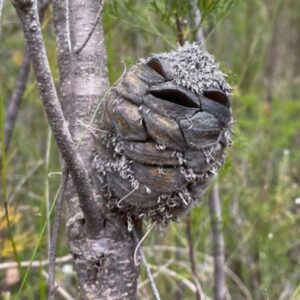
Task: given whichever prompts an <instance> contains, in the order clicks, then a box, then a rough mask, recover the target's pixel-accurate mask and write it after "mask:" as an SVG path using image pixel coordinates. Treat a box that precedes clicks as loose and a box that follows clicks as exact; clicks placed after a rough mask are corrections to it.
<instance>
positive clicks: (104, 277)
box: [53, 0, 138, 299]
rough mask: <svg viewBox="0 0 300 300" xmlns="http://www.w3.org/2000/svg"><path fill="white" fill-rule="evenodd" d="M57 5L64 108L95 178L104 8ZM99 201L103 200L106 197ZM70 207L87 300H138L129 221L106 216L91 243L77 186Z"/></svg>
mask: <svg viewBox="0 0 300 300" xmlns="http://www.w3.org/2000/svg"><path fill="white" fill-rule="evenodd" d="M53 4H54V17H55V31H56V36H57V50H58V51H57V52H58V61H59V68H60V95H61V101H62V106H63V109H64V114H65V116H66V118H67V119H68V120H69V128H70V131H71V133H72V136H73V139H74V141H75V143H76V144H78V148H77V149H78V151H79V153H80V155H81V157H82V158H83V161H84V164H85V167H86V169H87V170H88V173H89V176H90V178H91V177H92V168H91V158H92V156H93V151H94V150H95V139H94V137H93V134H92V131H93V128H94V127H95V123H91V119H92V116H93V114H94V113H95V110H96V109H97V105H98V104H99V101H101V99H102V98H103V96H104V93H105V91H106V90H107V89H108V87H109V83H108V77H107V66H106V52H105V45H104V37H103V31H102V26H101V24H99V22H98V24H97V26H96V27H95V21H96V20H97V19H98V18H99V17H98V16H99V9H101V5H103V3H102V1H100V3H99V2H98V1H94V0H90V1H80V0H74V1H70V2H69V4H68V1H67V2H66V1H58V0H57V1H54V3H53ZM68 22H69V24H68ZM94 27H95V28H94ZM69 28H70V32H68V30H69ZM93 28H94V29H93ZM92 30H93V33H92V34H91V35H90V33H91V32H92ZM89 35H90V38H89V39H88V42H87V43H86V45H85V46H84V47H83V48H82V49H81V50H80V51H79V53H78V54H77V53H76V52H77V51H76V49H80V48H81V47H82V45H83V44H84V43H85V42H86V39H87V37H89ZM98 201H99V203H101V201H103V199H102V196H101V195H100V194H98ZM67 206H68V224H67V226H68V239H69V246H70V252H71V253H72V255H73V258H74V265H75V268H76V270H77V274H78V280H79V284H80V287H81V298H82V299H135V297H136V281H137V276H138V269H137V268H136V267H135V266H134V261H133V252H134V248H135V243H134V240H133V237H132V235H131V234H130V233H129V232H128V230H127V224H126V222H125V221H124V220H122V219H121V218H120V217H119V216H117V215H114V214H111V213H108V212H105V211H102V213H103V215H104V226H103V228H102V230H101V231H100V232H99V233H98V236H97V238H93V239H91V238H89V237H88V236H87V234H86V232H84V231H83V224H84V217H83V214H82V212H81V210H80V208H79V205H78V200H77V198H76V195H75V194H74V192H72V188H71V187H70V188H69V192H68V197H67Z"/></svg>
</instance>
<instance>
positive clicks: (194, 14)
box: [191, 0, 206, 49]
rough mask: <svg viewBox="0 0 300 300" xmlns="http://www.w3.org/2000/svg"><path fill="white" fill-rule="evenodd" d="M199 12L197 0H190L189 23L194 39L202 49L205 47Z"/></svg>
mask: <svg viewBox="0 0 300 300" xmlns="http://www.w3.org/2000/svg"><path fill="white" fill-rule="evenodd" d="M201 19H202V18H201V12H200V10H199V8H198V3H197V0H192V2H191V25H192V27H193V28H195V29H194V32H195V35H194V38H195V40H196V41H197V42H198V43H200V45H201V47H202V48H203V49H206V46H205V36H204V32H203V29H202V26H200V25H201Z"/></svg>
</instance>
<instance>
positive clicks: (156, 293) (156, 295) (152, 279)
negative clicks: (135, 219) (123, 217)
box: [132, 227, 161, 300]
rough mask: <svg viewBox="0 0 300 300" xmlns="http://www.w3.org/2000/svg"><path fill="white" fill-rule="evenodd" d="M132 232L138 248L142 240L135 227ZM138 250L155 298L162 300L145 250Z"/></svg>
mask: <svg viewBox="0 0 300 300" xmlns="http://www.w3.org/2000/svg"><path fill="white" fill-rule="evenodd" d="M132 232H133V237H134V240H135V242H136V244H137V246H138V245H139V244H140V239H139V237H138V234H137V232H136V230H135V228H134V227H133V229H132ZM138 249H139V252H140V256H141V259H142V262H143V264H144V267H145V269H146V272H147V276H148V278H149V281H150V285H151V289H152V291H153V295H154V297H155V299H156V300H160V299H161V298H160V295H159V292H158V289H157V287H156V284H155V280H154V278H153V276H152V273H151V270H150V267H149V265H148V262H147V259H146V256H145V254H144V251H143V249H142V248H141V247H138Z"/></svg>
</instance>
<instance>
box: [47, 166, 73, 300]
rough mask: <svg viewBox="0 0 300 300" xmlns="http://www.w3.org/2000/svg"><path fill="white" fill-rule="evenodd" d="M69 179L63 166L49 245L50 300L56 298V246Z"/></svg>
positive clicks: (67, 172)
mask: <svg viewBox="0 0 300 300" xmlns="http://www.w3.org/2000/svg"><path fill="white" fill-rule="evenodd" d="M68 179H69V170H68V169H67V167H66V166H64V168H63V178H62V183H61V187H60V189H59V196H58V199H57V202H56V208H55V215H54V221H53V228H52V233H51V239H50V247H49V269H48V274H49V278H48V288H49V296H48V300H54V299H55V291H56V287H55V260H56V246H57V239H58V233H59V228H60V223H61V215H62V204H63V200H64V196H65V192H66V188H67V184H68Z"/></svg>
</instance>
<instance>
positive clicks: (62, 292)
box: [42, 270, 74, 300]
mask: <svg viewBox="0 0 300 300" xmlns="http://www.w3.org/2000/svg"><path fill="white" fill-rule="evenodd" d="M42 275H43V276H44V277H45V278H46V279H49V275H48V274H47V272H46V271H45V270H42ZM55 286H56V290H57V292H58V293H59V294H60V295H61V296H62V297H63V298H64V299H66V300H74V298H73V297H72V296H71V295H70V294H69V293H68V292H67V291H66V290H65V289H64V288H63V287H62V286H61V285H59V284H58V283H57V282H55Z"/></svg>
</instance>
